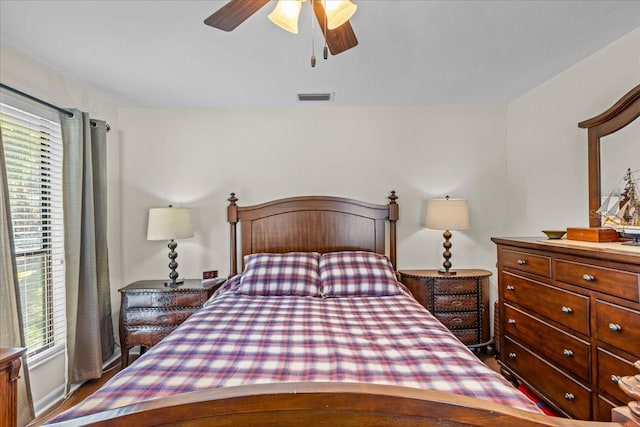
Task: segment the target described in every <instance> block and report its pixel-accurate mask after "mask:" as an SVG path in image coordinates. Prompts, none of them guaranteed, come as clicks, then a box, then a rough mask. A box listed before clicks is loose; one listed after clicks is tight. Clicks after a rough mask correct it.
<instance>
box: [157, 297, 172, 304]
mask: <svg viewBox="0 0 640 427" xmlns="http://www.w3.org/2000/svg"><path fill="white" fill-rule="evenodd" d="M169 301H171V298H170V297H160V298H158V302H159V303H160V304H165V303H167V302H169Z"/></svg>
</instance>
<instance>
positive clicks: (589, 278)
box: [582, 274, 596, 282]
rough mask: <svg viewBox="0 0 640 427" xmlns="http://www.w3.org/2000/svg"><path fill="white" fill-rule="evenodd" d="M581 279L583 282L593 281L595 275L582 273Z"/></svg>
mask: <svg viewBox="0 0 640 427" xmlns="http://www.w3.org/2000/svg"><path fill="white" fill-rule="evenodd" d="M582 279H583V280H584V281H585V282H593V281H594V280H596V278H595V277H593V276H592V275H590V274H583V275H582Z"/></svg>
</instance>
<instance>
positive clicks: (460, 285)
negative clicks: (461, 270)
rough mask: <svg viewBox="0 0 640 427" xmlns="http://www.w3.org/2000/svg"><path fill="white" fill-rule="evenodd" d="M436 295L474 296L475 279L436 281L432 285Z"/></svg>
mask: <svg viewBox="0 0 640 427" xmlns="http://www.w3.org/2000/svg"><path fill="white" fill-rule="evenodd" d="M433 291H434V292H435V293H436V294H440V295H442V294H475V293H477V292H478V282H477V280H475V279H472V280H467V279H462V280H455V279H452V280H449V279H446V280H445V279H438V280H436V281H435V283H434V284H433Z"/></svg>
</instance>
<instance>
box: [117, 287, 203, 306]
mask: <svg viewBox="0 0 640 427" xmlns="http://www.w3.org/2000/svg"><path fill="white" fill-rule="evenodd" d="M204 297H205V294H204V292H202V291H175V292H163V291H127V292H124V293H123V296H122V298H123V300H122V304H123V307H125V308H126V309H129V308H146V307H201V306H202V304H204V303H205V299H204Z"/></svg>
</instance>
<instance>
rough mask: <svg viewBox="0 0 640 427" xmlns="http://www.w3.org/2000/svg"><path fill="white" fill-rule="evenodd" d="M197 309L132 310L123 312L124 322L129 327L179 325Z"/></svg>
mask: <svg viewBox="0 0 640 427" xmlns="http://www.w3.org/2000/svg"><path fill="white" fill-rule="evenodd" d="M198 310H199V308H198V307H193V308H182V309H180V310H171V309H169V310H167V309H161V308H133V309H128V310H126V311H125V312H124V321H125V322H126V324H127V325H129V326H139V325H154V326H155V325H158V326H160V325H179V324H181V323H182V322H184V321H185V320H187V319H188V318H189V317H190V316H191V315H192V314H193V313H195V312H196V311H198Z"/></svg>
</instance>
